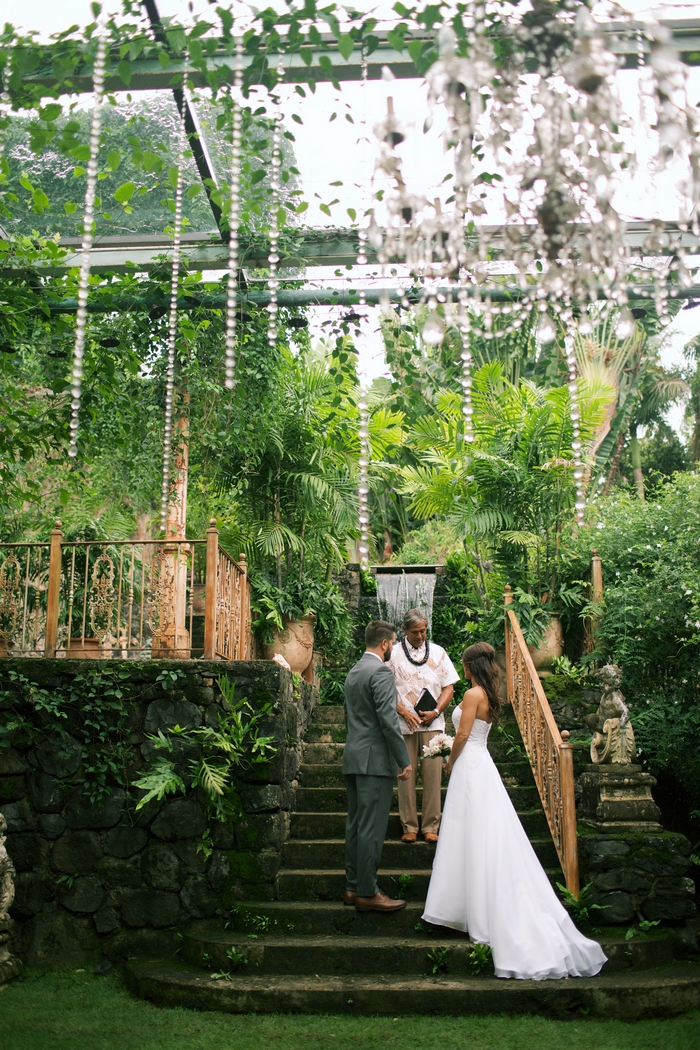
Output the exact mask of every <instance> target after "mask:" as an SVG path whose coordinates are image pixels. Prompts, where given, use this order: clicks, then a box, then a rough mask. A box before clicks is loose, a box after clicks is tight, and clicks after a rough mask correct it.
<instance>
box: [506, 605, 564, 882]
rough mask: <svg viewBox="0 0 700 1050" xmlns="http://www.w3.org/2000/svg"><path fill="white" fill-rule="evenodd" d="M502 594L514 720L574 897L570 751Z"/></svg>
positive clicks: (516, 619) (507, 668) (509, 691)
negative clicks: (515, 719)
mask: <svg viewBox="0 0 700 1050" xmlns="http://www.w3.org/2000/svg"><path fill="white" fill-rule="evenodd" d="M512 600H513V599H512V595H511V593H510V587H507V588H506V594H505V619H506V624H505V626H506V681H507V687H508V700H509V701H510V703H511V704H512V705H513V711H514V712H515V717H516V718H517V721H518V726H519V728H520V735H521V736H522V738H523V744H524V745H525V750H526V751H527V755H528V758H529V759H530V764H531V766H532V771H533V773H534V776H535V783H536V784H537V790H538V791H539V795H540V799H541V801H542V806H543V808H544V811H545V814H546V816H547V822H548V824H549V830H550V831H551V833H552V839H553V840H554V845H555V847H556V851H557V854H558V856H559V862H560V864H561V869H562V871H563V873H564V879H565V882H566V886H567V889H569V890H571V892H572V893H573V894H574V895H575V896H577V897H578V893H579V870H578V842H577V835H576V799H575V795H574V753H573V748H572V746H571V744H570V743H569V734H568V733H567V732H566V730H564V731H563V732H562V733H560V732H559V727H558V726H557V723H556V722H555V720H554V715H553V714H552V709H551V708H550V706H549V701H548V700H547V697H546V695H545V692H544V689H543V688H542V683H541V681H540V679H539V675H538V674H537V671H536V670H535V665H534V663H533V662H532V656H531V655H530V651H529V649H528V647H527V643H526V641H525V638H524V637H523V632H522V631H521V629H520V624H519V623H518V617H517V616H516V615H515V612H514V611H513V609H511V608H509V606H510V604H511V602H512Z"/></svg>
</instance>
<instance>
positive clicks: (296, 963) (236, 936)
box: [182, 905, 674, 977]
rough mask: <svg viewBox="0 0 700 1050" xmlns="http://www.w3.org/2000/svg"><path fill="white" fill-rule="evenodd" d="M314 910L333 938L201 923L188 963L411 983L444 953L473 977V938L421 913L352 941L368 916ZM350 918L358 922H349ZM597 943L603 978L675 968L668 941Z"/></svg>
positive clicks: (385, 922)
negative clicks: (328, 920)
mask: <svg viewBox="0 0 700 1050" xmlns="http://www.w3.org/2000/svg"><path fill="white" fill-rule="evenodd" d="M316 907H321V908H324V907H325V908H326V909H329V908H330V909H332V911H333V912H334V914H335V917H336V920H335V921H336V923H337V925H338V927H339V928H337V929H335V930H334V931H333V932H332V933H330V934H328V933H327V934H318V933H314V934H311V935H310V934H308V933H307V934H303V933H300V932H297V930H296V929H289V928H288V927H294V923H293V922H291V921H290V922H288V923H286V924H285V925H282V926H280V924H277V925H276V926H274V927H271V928H270V930H269V932H267V933H252V934H246V933H245V932H236V931H233V930H230V929H223V928H222V927H221V925H220V924H219V925H217V924H213V923H195V924H193V925H192V926H191V927H189V928H188V929H187V930H186V931H185V934H184V940H183V946H182V958H183V959H184V960H185V962H188V963H191V964H192V965H193V966H199V967H201V968H202V969H205V970H207V969H208V970H219V971H221V970H233V971H234V972H235V973H237V974H244V973H248V974H264V973H268V974H311V973H314V974H316V973H318V974H323V975H324V976H327V975H331V974H344V975H346V976H349V977H351V976H353V975H356V974H357V975H359V974H365V973H402V974H405V975H406V976H409V975H411V974H415V975H418V974H425V973H432V966H433V962H434V958H435V956H434V953H435V952H436V951H437V952H439V953H442V952H445V950H446V952H445V959H446V964H447V972H448V973H449V974H450V975H462V976H465V977H469V976H473V975H474V974H473V960H472V957H471V955H472V951H473V948H474V945H473V944H472V942H471V941H470V940H469V937H468V936H467V935H465V934H456V932H455V931H454V930H447V929H446V928H445V927H439V926H428V924H427V923H423V922H422V921H420V918H418V919H416V918H415V917H416V915H419V910H418V909H416V908H415V907H413V908H412V909H411V910H410V912H409V909H408V907H407V908H406V909H404V911H406V912H409V914H410V915H411V916H412V917H413V919H414V920H415V921H414V923H413V926H412V927H409V928H407V927H406V925H405V924H404V928H403V929H398V928H397V923H396V919H397V918H398V916H399V915H400V914H401V912H397V913H396V914H395V915H392V916H381V915H380V916H376V915H375V916H374V918H375V920H377V921H375V923H374V928H373V929H372V930H371V931H370V932H368V933H362V932H359V931H355V932H354V936H353V935H350V936H348V933H349V932H350V931H349V930H348V928H347V927H348V925H349V923H350V922H351V920H352V916H357V917H359V918H362V917H363V916H361V915H360V914H359V913H358V912H357V911H356V910H355V909H354V908H353V909H350V908H346V907H343V906H342V905H316ZM349 912H351V913H352V915H348V913H349ZM344 923H345V927H344V928H343V924H344ZM258 925H259V924H258ZM595 939H596V940H597V941H598V942H599V943H600V945H601V946H602V948H603V951H604V952H605V954H606V956H607V958H608V961H607V962H606V963H605V965H604V967H603V970H602V972H603V973H619V972H621V971H623V970H649V969H654V968H656V967H659V966H669V965H670V964H672V963H673V961H674V957H673V948H672V941H671V937H670V936H669V935H666V936H662V937H650V938H646V939H637V940H634V941H632V942H630V941H626V940H625V939H624V938H621V937H618V938H614V937H606V936H604V935H603V936H599V937H597V938H595ZM232 949H233V951H234V952H235V954H236V955H240V956H242V957H244V959H242V960H241V961H240V962H238V963H234V962H232V959H231V954H227V953H229V952H232ZM232 954H233V953H232ZM431 956H432V958H431ZM244 960H245V961H244ZM490 973H493V969H492V968H491V969H490Z"/></svg>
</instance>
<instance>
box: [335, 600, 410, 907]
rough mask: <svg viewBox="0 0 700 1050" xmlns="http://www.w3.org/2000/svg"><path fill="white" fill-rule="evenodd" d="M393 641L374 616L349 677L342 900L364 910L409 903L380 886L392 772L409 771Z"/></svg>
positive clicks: (406, 773) (388, 628)
mask: <svg viewBox="0 0 700 1050" xmlns="http://www.w3.org/2000/svg"><path fill="white" fill-rule="evenodd" d="M395 641H396V632H395V630H394V628H393V627H392V625H391V624H390V623H385V621H384V620H372V622H371V623H369V624H367V627H366V628H365V645H366V647H367V648H366V650H365V653H364V655H363V656H362V658H361V659H360V660H358V662H357V663H356V664H355V666H354V667H353V668H352V669H351V671H350V673H349V674H348V677H347V678H346V680H345V723H346V726H347V737H346V742H345V749H344V751H343V773H344V775H345V786H346V788H347V796H348V817H347V821H346V824H345V887H346V888H345V896H344V898H343V900H344V903H345V904H348V905H353V904H354V905H355V907H356V908H357V910H358V911H362V912H366V911H381V912H392V911H399V910H400V909H401V908H405V906H406V901H400V900H392V899H391V897H387V896H386V895H385V894H384V893H380V892H379V888H378V886H377V868H378V867H379V861H380V860H381V856H382V848H383V846H384V838H385V836H386V829H387V825H388V823H389V811H390V809H391V797H392V794H393V790H394V777H395V776H396V775H397V773H398V777H399V780H405V779H406V778H407V777H408V776H409V774H410V772H411V766H410V764H409V759H408V750H407V748H406V745H405V743H404V740H403V736H402V735H401V729H400V728H399V718H398V714H397V712H396V685H395V683H394V676H393V674H392V673H391V670H390V669H389V666H388V661H389V660H390V658H391V650H392V648H393V645H394V642H395ZM397 767H399V768H400V769H401V772H398V768H397Z"/></svg>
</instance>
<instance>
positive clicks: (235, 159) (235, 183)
mask: <svg viewBox="0 0 700 1050" xmlns="http://www.w3.org/2000/svg"><path fill="white" fill-rule="evenodd" d="M235 53H236V68H235V74H234V89H235V90H234V101H233V132H232V137H231V175H230V180H229V181H230V194H231V204H230V211H229V242H228V288H227V294H226V337H225V340H224V343H225V347H226V378H225V381H224V383H225V386H226V388H227V390H232V389H233V388H234V387H235V385H236V380H235V378H234V376H235V371H236V304H237V299H238V294H237V281H238V222H239V216H240V206H241V198H240V193H241V126H242V122H243V113H242V109H241V105H242V99H243V96H242V92H241V89H242V87H243V41H242V39H241V38H240V37H239V38H238V40H237V41H236V49H235Z"/></svg>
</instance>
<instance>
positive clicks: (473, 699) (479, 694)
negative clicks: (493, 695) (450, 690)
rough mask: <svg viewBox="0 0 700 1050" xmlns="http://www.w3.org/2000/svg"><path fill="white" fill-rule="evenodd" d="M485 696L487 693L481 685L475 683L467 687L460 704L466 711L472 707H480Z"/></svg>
mask: <svg viewBox="0 0 700 1050" xmlns="http://www.w3.org/2000/svg"><path fill="white" fill-rule="evenodd" d="M485 696H486V693H485V692H484V690H483V689H482V688H481V686H480V685H473V686H472V687H471V688H470V689H467V691H466V693H465V694H464V696H463V698H462V703H461V704H460V705H459V706H460V707H461V708H462V710H464V711H466V710H467V709H468V708H471V707H478V706H479V704H480V703H481V701H482V700H483V699H484V697H485Z"/></svg>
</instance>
